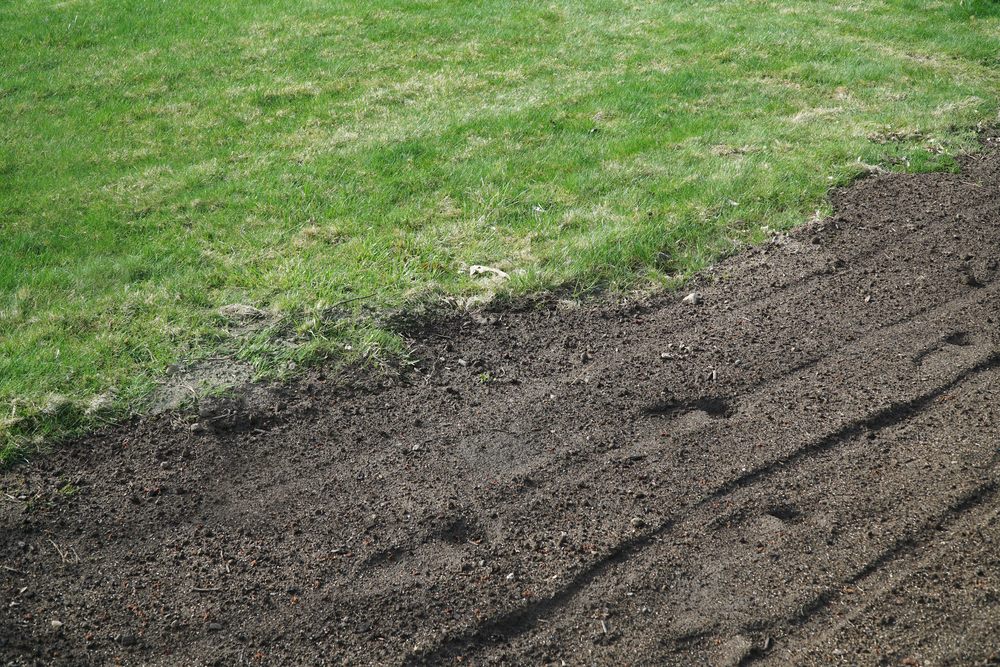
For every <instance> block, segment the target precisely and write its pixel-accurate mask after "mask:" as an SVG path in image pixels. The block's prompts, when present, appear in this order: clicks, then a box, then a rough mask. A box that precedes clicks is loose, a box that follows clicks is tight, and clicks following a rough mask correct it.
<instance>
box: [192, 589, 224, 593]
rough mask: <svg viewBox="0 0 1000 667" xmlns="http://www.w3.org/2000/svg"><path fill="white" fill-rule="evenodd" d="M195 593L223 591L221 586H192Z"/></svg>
mask: <svg viewBox="0 0 1000 667" xmlns="http://www.w3.org/2000/svg"><path fill="white" fill-rule="evenodd" d="M191 590H192V592H194V593H219V592H221V591H222V589H221V588H192V589H191Z"/></svg>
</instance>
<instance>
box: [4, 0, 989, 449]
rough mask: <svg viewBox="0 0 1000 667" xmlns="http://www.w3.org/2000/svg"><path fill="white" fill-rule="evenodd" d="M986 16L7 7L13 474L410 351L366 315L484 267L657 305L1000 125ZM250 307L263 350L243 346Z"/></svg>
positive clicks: (831, 5)
mask: <svg viewBox="0 0 1000 667" xmlns="http://www.w3.org/2000/svg"><path fill="white" fill-rule="evenodd" d="M998 14H1000V11H998V5H997V3H995V2H993V1H991V0H967V1H966V2H959V1H958V0H954V1H948V2H940V1H939V2H916V1H901V0H893V1H884V2H878V1H871V0H868V1H865V2H861V1H848V2H828V1H825V0H823V1H820V0H812V1H810V0H773V1H765V0H757V1H754V0H748V1H731V0H715V1H709V0H704V1H698V0H695V1H694V2H691V1H687V2H679V1H661V2H648V1H646V0H642V1H639V0H614V1H612V0H551V1H550V2H515V1H512V0H478V1H469V0H365V1H364V2H361V1H360V0H353V1H346V0H340V1H337V0H330V1H327V2H321V1H319V0H287V1H285V2H255V1H250V0H243V1H238V2H237V1H234V2H226V3H205V2H196V1H194V0H175V1H171V2H164V1H160V0H114V1H112V0H69V1H65V2H50V1H42V0H24V1H22V2H16V3H15V2H8V3H4V4H2V5H0V39H2V43H3V44H4V47H5V48H4V49H3V50H2V51H0V118H2V121H0V233H2V236H0V420H2V423H0V431H3V433H4V435H2V436H0V442H3V443H5V449H4V453H3V454H0V460H2V459H3V458H9V457H11V456H13V455H14V453H15V452H16V451H19V450H20V451H24V449H23V448H24V446H25V443H27V442H30V440H31V438H35V440H37V439H38V438H40V437H45V436H51V435H53V434H65V433H67V432H72V431H73V430H74V429H77V428H81V427H85V426H87V425H88V424H91V423H93V421H94V419H96V418H97V417H96V416H95V415H96V414H98V412H99V411H90V412H91V413H90V414H88V411H87V410H86V406H87V405H88V404H90V403H91V401H93V400H94V397H104V398H103V399H99V401H103V402H104V403H105V404H106V406H110V408H111V412H110V414H121V412H122V411H124V410H130V409H133V408H135V407H136V406H139V405H141V401H142V399H143V397H145V396H146V395H148V392H149V391H150V388H151V387H152V386H153V385H154V383H155V382H156V381H157V378H159V377H160V376H161V375H162V374H163V372H164V369H165V368H166V367H167V366H168V365H169V364H172V363H174V362H176V361H177V360H191V359H197V358H200V357H202V356H204V355H208V354H218V353H219V350H224V351H226V352H227V353H229V354H234V355H236V356H239V357H240V358H242V359H244V360H247V361H249V362H251V363H253V364H254V366H255V367H256V368H257V369H258V370H259V371H260V372H262V373H267V372H273V371H274V370H275V369H278V368H283V367H285V366H286V364H287V363H288V362H289V361H296V362H301V361H305V360H309V359H315V358H318V357H320V356H334V357H339V356H343V355H344V354H345V350H346V349H347V348H348V347H350V348H351V349H352V350H353V354H359V355H378V354H382V353H383V352H388V353H389V354H395V353H398V352H399V351H400V350H399V341H398V340H396V339H395V338H394V337H393V336H392V335H391V334H390V333H389V332H386V331H383V330H382V329H381V328H380V327H379V324H378V318H367V317H362V316H360V315H359V313H361V312H362V311H363V312H386V311H389V310H392V309H397V308H408V307H414V306H415V305H416V304H421V303H427V302H430V301H433V300H434V299H435V298H436V297H438V296H440V295H444V294H447V295H455V296H457V297H470V296H475V295H477V294H480V293H482V292H483V290H484V289H487V288H485V287H484V281H483V280H482V279H480V278H474V277H470V276H469V275H468V273H467V272H466V271H465V270H464V269H465V268H466V267H467V266H468V265H470V264H487V265H491V266H495V267H498V268H500V269H503V270H504V271H506V272H508V273H509V274H510V275H511V279H510V280H509V281H508V282H507V283H506V284H505V285H504V286H503V289H504V290H505V291H507V292H509V293H513V294H517V293H526V292H533V291H538V290H545V289H551V288H555V287H561V288H569V289H574V290H578V291H581V292H582V291H587V290H589V289H591V288H593V287H595V286H608V287H611V288H633V287H637V286H640V287H641V286H648V285H658V284H665V283H666V284H669V283H670V282H671V281H675V280H677V279H680V278H683V277H684V276H687V275H690V274H691V273H692V272H694V271H696V270H698V269H699V268H701V267H703V266H704V265H705V264H706V263H707V262H710V261H712V260H713V259H714V258H717V257H718V256H719V255H720V254H723V253H726V252H729V251H731V250H732V249H733V248H735V247H738V246H739V245H741V244H745V243H748V242H754V241H758V240H760V239H762V238H763V237H764V236H766V235H767V234H769V233H770V232H771V230H775V229H781V228H787V227H789V226H791V225H794V224H795V223H797V222H800V221H802V220H804V219H806V218H808V217H809V216H810V215H813V214H814V212H815V211H816V210H817V209H823V207H824V196H825V194H826V192H827V191H828V189H829V188H830V187H831V186H832V185H837V184H842V183H844V182H847V181H848V180H850V179H851V178H853V177H855V176H856V175H857V174H859V173H860V172H862V171H863V170H864V169H865V166H864V165H865V164H883V165H889V166H891V167H893V168H896V169H901V170H911V171H918V170H927V169H941V168H945V169H947V168H951V167H952V166H953V164H952V161H951V159H950V158H949V157H948V156H950V155H954V154H956V153H958V152H961V151H965V150H969V149H971V148H972V147H973V146H974V131H973V128H974V127H975V125H976V124H977V123H981V122H992V121H994V120H995V119H996V110H997V108H998V106H1000V105H998V91H1000V87H998V83H1000V56H998V54H1000V30H998V28H1000V19H998ZM491 285H492V283H491ZM489 289H492V287H490V288H489ZM358 297H363V298H358ZM349 299H354V300H353V301H347V300H349ZM230 303H245V304H251V305H253V306H255V307H257V308H260V309H263V310H266V311H267V312H268V313H270V317H271V318H272V319H271V321H272V322H273V324H272V325H271V326H266V327H263V328H257V329H255V330H253V332H252V333H247V330H246V329H241V328H235V329H234V328H233V327H231V326H230V324H231V323H230V322H228V321H227V320H226V319H225V318H224V317H222V316H220V315H219V313H218V308H219V307H220V306H222V305H224V304H230ZM352 313H354V315H353V316H351V314H352ZM58 397H65V398H64V399H62V398H58ZM107 399H110V403H108V400H107Z"/></svg>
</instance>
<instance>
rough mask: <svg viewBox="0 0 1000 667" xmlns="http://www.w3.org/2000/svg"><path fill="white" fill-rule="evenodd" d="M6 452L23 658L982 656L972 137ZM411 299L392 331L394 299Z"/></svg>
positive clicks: (5, 592) (986, 475)
mask: <svg viewBox="0 0 1000 667" xmlns="http://www.w3.org/2000/svg"><path fill="white" fill-rule="evenodd" d="M995 144H996V142H995V141H994V140H993V139H992V138H986V147H985V149H984V152H983V153H982V154H981V155H978V156H975V157H972V158H965V159H963V161H962V167H963V169H962V172H961V173H960V174H934V175H919V176H879V177H874V178H869V179H866V180H864V181H861V182H859V183H857V184H855V185H853V186H852V187H850V188H847V189H844V190H841V191H837V192H836V193H834V195H833V201H834V204H835V210H836V212H835V214H834V216H832V217H831V218H830V219H827V220H824V221H822V222H820V223H817V224H814V225H811V226H809V227H806V228H803V229H801V230H799V231H798V232H796V233H795V234H793V235H791V236H787V237H779V238H776V239H775V240H774V241H773V242H772V243H770V244H768V245H767V246H766V247H762V248H757V249H753V250H749V251H747V252H745V253H743V254H741V255H739V256H737V257H733V258H731V259H730V260H728V261H726V262H723V263H721V264H720V265H719V266H717V267H716V268H715V269H714V270H713V271H711V272H710V273H708V274H707V275H705V276H704V277H703V278H702V280H701V281H700V282H699V284H698V285H696V286H695V287H694V288H693V289H697V290H698V292H700V294H701V295H702V297H703V302H702V303H700V304H682V303H679V297H678V296H676V295H664V296H661V297H657V298H656V299H653V300H648V301H642V302H632V301H626V302H616V303H607V302H605V303H598V304H592V305H588V306H583V307H580V306H573V305H571V304H563V303H559V304H551V305H549V306H546V307H541V308H526V309H524V310H521V311H515V312H510V311H508V312H483V313H476V314H472V315H469V316H465V317H455V318H451V319H445V320H442V321H435V322H430V323H428V322H421V323H418V324H416V325H414V324H408V325H405V326H406V327H407V329H406V330H407V331H409V335H411V336H412V339H413V350H414V354H415V356H416V358H418V359H419V360H420V363H419V364H417V366H415V367H414V368H412V369H410V370H408V371H406V372H401V373H398V374H393V375H391V376H372V375H370V374H365V373H356V374H354V375H352V376H351V377H339V378H336V379H329V378H327V377H326V376H325V375H324V374H323V373H322V372H314V373H313V374H312V375H311V376H310V377H308V378H305V379H304V380H302V381H301V382H300V383H297V384H295V385H293V386H290V387H248V388H247V389H246V391H245V392H244V393H242V394H241V395H239V396H237V397H236V398H231V399H212V400H206V401H204V402H203V404H202V405H201V406H200V407H199V411H198V414H165V415H159V416H156V417H150V418H146V419H142V420H137V421H135V422H133V423H130V424H126V425H122V426H120V427H116V428H114V429H111V430H108V431H107V432H105V433H100V434H96V435H95V436H93V437H91V438H88V439H86V440H84V441H81V442H76V443H72V444H71V445H68V446H66V447H65V448H63V449H61V450H60V451H58V452H56V453H55V454H53V455H50V456H47V457H41V458H39V459H38V460H37V461H35V462H33V463H31V464H30V465H24V466H21V467H18V468H15V469H13V470H10V471H8V472H6V473H5V474H4V475H3V476H2V477H0V491H2V492H3V495H2V496H0V530H2V531H3V540H2V541H0V563H3V566H4V567H3V570H0V595H2V600H0V601H2V602H3V608H2V612H0V659H2V661H3V662H6V663H10V664H15V665H21V664H87V663H94V664H105V663H107V662H110V661H114V660H119V661H120V662H122V663H125V664H140V663H151V664H185V665H186V664H220V665H231V664H273V665H278V664H281V665H284V664H295V663H299V664H324V663H332V664H341V663H348V664H442V663H446V664H447V663H452V662H459V661H461V663H462V664H469V663H471V664H556V665H559V664H563V662H565V664H580V663H586V664H623V663H625V664H678V665H689V664H732V665H736V664H741V663H743V664H746V663H757V662H760V663H762V664H766V663H769V662H770V663H777V664H782V663H788V664H834V663H843V664H911V665H917V664H963V665H964V664H976V663H981V664H989V661H991V660H993V661H1000V643H998V642H997V640H996V637H998V636H1000V606H998V605H1000V556H998V555H997V554H998V553H1000V552H998V551H997V549H998V548H1000V520H998V516H1000V514H998V513H1000V493H998V489H1000V486H998V485H1000V469H998V466H1000V433H998V428H997V420H998V416H1000V407H998V406H1000V402H998V399H1000V330H998V323H1000V298H998V290H1000V281H997V277H998V259H1000V149H998V147H996V146H995ZM400 326H404V325H402V324H401V325H400Z"/></svg>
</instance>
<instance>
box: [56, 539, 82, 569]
mask: <svg viewBox="0 0 1000 667" xmlns="http://www.w3.org/2000/svg"><path fill="white" fill-rule="evenodd" d="M49 544H51V545H52V546H53V547H55V549H56V551H57V552H58V553H59V558H61V559H62V562H64V563H72V562H75V563H79V562H80V554H78V553H76V549H73V548H72V547H70V551H72V552H73V556H74V557H75V558H76V560H75V561H71V560H70V559H69V558H68V557H67V556H68V555H69V551H64V550H63V549H62V548H61V547H60V546H59V545H58V544H56V543H55V542H53V541H52V540H51V539H50V540H49Z"/></svg>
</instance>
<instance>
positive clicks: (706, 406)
mask: <svg viewBox="0 0 1000 667" xmlns="http://www.w3.org/2000/svg"><path fill="white" fill-rule="evenodd" d="M689 412H704V413H705V414H706V415H708V416H709V417H711V418H712V419H727V418H729V417H732V416H733V413H734V412H735V410H734V409H733V407H732V406H731V405H730V403H729V401H727V400H726V399H724V398H719V397H717V396H708V397H703V398H696V399H693V400H689V401H680V400H677V399H670V400H666V401H660V402H658V403H654V404H653V405H651V406H649V407H647V408H646V409H645V410H644V411H643V414H645V415H646V416H647V417H676V416H679V415H683V414H687V413H689Z"/></svg>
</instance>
